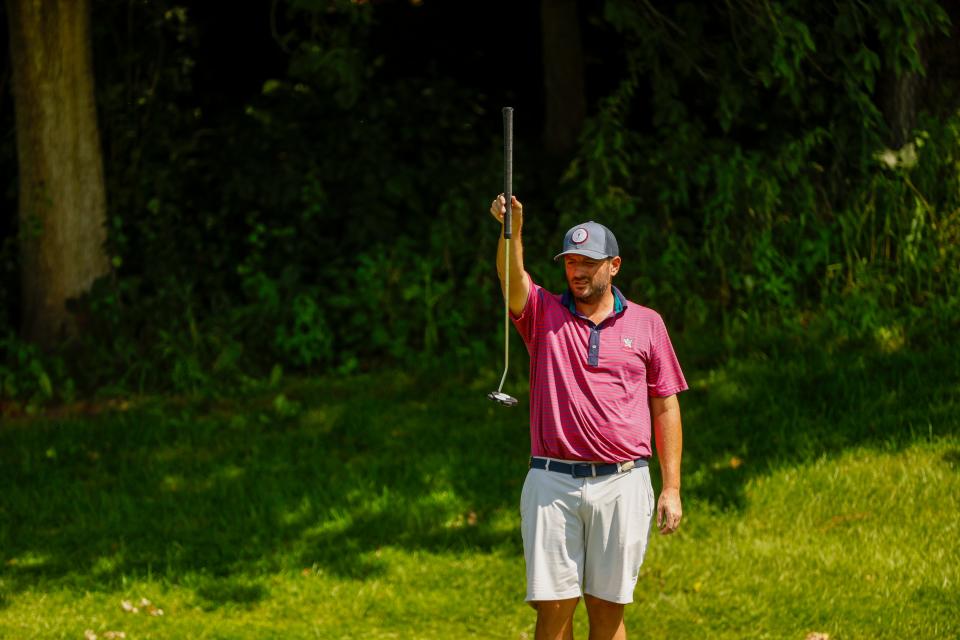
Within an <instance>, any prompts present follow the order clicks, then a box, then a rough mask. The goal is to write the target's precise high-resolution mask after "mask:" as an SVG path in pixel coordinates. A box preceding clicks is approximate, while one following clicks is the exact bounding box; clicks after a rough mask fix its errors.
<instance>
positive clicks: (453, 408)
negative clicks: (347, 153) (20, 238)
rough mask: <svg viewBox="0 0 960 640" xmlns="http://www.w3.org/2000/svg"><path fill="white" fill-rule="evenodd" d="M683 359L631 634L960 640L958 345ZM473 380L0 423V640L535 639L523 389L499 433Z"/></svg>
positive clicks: (373, 381) (486, 383)
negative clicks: (665, 490)
mask: <svg viewBox="0 0 960 640" xmlns="http://www.w3.org/2000/svg"><path fill="white" fill-rule="evenodd" d="M882 347H886V348H882ZM680 356H681V361H682V362H684V363H685V369H686V371H687V374H688V379H689V382H690V383H691V387H692V389H691V391H689V392H687V393H685V394H683V395H682V396H681V407H682V409H683V414H684V426H685V455H684V494H683V495H684V499H685V502H684V507H685V516H684V521H683V525H682V527H681V530H680V532H679V533H677V534H676V535H674V536H670V537H660V536H659V535H656V534H654V536H653V538H652V540H651V544H650V548H649V553H648V557H647V562H646V563H645V565H644V568H643V570H642V573H641V577H640V582H639V585H638V587H637V590H636V594H635V596H636V603H635V604H634V605H632V606H630V607H628V609H627V620H628V625H629V628H630V630H631V634H632V637H635V638H645V637H649V638H661V639H663V638H670V639H673V638H696V639H701V638H777V639H779V638H796V639H800V640H802V639H804V638H806V637H807V635H808V634H810V633H812V632H819V633H824V634H828V635H829V637H830V638H831V639H852V638H864V639H867V638H869V639H876V638H896V639H898V640H902V639H903V638H911V639H913V638H957V637H958V636H960V364H958V363H960V344H936V345H929V346H926V347H922V348H921V347H915V348H913V349H910V348H907V347H903V346H900V345H893V346H892V347H891V346H890V345H881V344H877V345H871V344H865V345H861V346H860V347H857V348H854V347H850V346H848V347H846V348H837V349H833V350H832V352H830V351H828V350H816V349H813V348H807V347H804V346H803V345H802V343H788V342H786V341H784V342H783V343H782V344H768V345H766V346H756V345H755V346H754V347H752V348H751V349H750V350H749V351H747V350H744V351H743V352H742V355H740V356H738V357H735V358H734V357H719V356H716V355H714V356H712V357H710V358H707V357H700V358H698V357H697V355H696V354H691V353H685V352H684V351H683V349H682V348H681V349H680ZM521 362H522V361H521ZM489 369H490V370H488V371H483V372H469V371H454V370H451V371H442V372H434V373H431V374H428V373H422V374H412V373H409V372H405V371H400V370H396V371H384V372H378V373H375V374H364V375H357V376H353V377H351V378H349V379H342V380H341V379H337V378H336V377H329V378H324V379H309V380H303V379H297V380H284V381H281V382H279V383H278V384H276V385H274V386H272V387H268V386H260V387H251V388H250V389H246V390H244V389H237V390H234V392H232V393H230V394H228V395H219V396H216V395H211V396H209V397H204V398H130V399H128V400H126V401H123V402H121V401H112V402H109V403H108V402H103V403H100V404H99V405H90V406H86V407H74V408H71V409H70V410H67V411H62V412H61V413H60V414H58V415H47V416H42V417H40V416H38V417H33V418H18V419H8V420H6V421H4V423H3V424H2V426H0V490H2V491H0V638H73V639H78V640H79V639H82V638H85V637H86V638H94V637H96V638H101V639H102V638H111V637H112V638H119V637H125V638H128V639H135V638H171V639H172V638H178V639H181V638H250V639H252V638H258V639H259V638H358V637H359V638H511V639H518V638H532V637H533V623H534V613H533V611H532V610H531V609H530V608H529V607H527V606H526V605H525V604H524V602H523V595H524V569H523V556H522V548H521V542H520V533H519V516H518V502H519V493H520V487H521V484H522V481H523V477H524V474H525V473H526V465H527V452H528V450H529V448H528V446H529V445H528V431H527V422H526V418H527V409H528V405H527V394H526V391H525V383H524V381H523V379H522V378H523V373H522V369H523V365H522V364H520V363H519V362H518V364H517V365H516V366H515V367H514V368H512V369H511V374H510V377H509V378H508V384H507V387H508V388H507V389H506V390H508V391H510V392H512V393H514V394H515V395H517V396H518V397H519V398H520V400H521V406H520V407H519V408H518V409H514V410H511V409H507V408H502V407H499V406H496V405H493V404H492V403H490V401H488V400H487V399H486V398H485V395H486V393H487V392H488V391H489V390H490V389H492V388H494V387H495V384H496V382H497V381H498V379H499V375H498V374H499V372H498V371H494V370H493V369H494V366H492V365H491V366H490V367H489ZM518 371H520V373H517V372H518ZM654 477H655V481H656V483H657V484H659V470H658V469H657V468H656V466H654ZM161 613H162V615H161ZM121 633H122V635H121ZM577 635H578V637H581V638H586V615H585V611H584V610H583V609H582V608H581V609H580V610H579V611H578V613H577Z"/></svg>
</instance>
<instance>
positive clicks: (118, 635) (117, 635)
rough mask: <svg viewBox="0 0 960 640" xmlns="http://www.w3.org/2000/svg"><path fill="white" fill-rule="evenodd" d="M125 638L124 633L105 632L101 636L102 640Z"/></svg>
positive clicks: (120, 639)
mask: <svg viewBox="0 0 960 640" xmlns="http://www.w3.org/2000/svg"><path fill="white" fill-rule="evenodd" d="M126 637H127V634H126V632H124V631H107V632H106V633H104V634H103V638H104V640H123V639H124V638H126Z"/></svg>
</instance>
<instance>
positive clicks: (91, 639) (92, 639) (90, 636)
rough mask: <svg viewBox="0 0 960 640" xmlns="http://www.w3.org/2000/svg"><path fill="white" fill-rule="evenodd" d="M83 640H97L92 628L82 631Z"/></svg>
mask: <svg viewBox="0 0 960 640" xmlns="http://www.w3.org/2000/svg"><path fill="white" fill-rule="evenodd" d="M83 640H97V634H96V633H94V632H93V629H87V630H86V631H84V632H83Z"/></svg>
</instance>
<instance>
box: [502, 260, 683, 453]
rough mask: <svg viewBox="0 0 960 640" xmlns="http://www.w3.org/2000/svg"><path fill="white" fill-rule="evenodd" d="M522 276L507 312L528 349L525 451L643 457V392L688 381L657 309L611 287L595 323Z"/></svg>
mask: <svg viewBox="0 0 960 640" xmlns="http://www.w3.org/2000/svg"><path fill="white" fill-rule="evenodd" d="M529 275H530V274H527V277H528V278H529ZM529 282H530V294H529V296H528V297H527V302H526V305H525V306H524V308H523V314H522V315H520V316H519V317H517V316H513V315H512V314H511V319H512V320H513V324H514V326H515V327H516V328H517V330H518V331H519V332H520V335H521V336H522V337H523V341H524V343H525V344H526V345H527V351H528V352H529V353H530V445H531V447H530V448H531V453H532V454H533V455H535V456H545V457H551V458H560V459H564V460H593V461H601V462H623V461H626V460H634V459H636V458H649V457H650V454H651V446H650V408H649V404H648V399H649V397H650V396H657V397H666V396H671V395H673V394H675V393H678V392H680V391H684V390H685V389H687V382H686V380H685V379H684V377H683V372H682V371H681V370H680V363H679V362H678V361H677V356H676V354H675V353H674V350H673V345H672V344H671V343H670V337H669V336H668V335H667V328H666V326H665V325H664V323H663V319H662V318H661V317H660V314H658V313H657V312H656V311H654V310H653V309H648V308H646V307H642V306H640V305H638V304H636V303H633V302H629V301H628V300H626V298H624V297H623V294H621V293H620V291H619V289H617V288H616V287H613V294H614V297H615V306H614V310H613V312H612V313H611V314H610V316H608V317H607V318H606V319H605V320H604V321H603V322H601V323H600V324H599V325H595V324H594V323H593V322H591V321H590V320H589V319H587V318H586V317H585V316H583V315H582V314H580V313H579V312H577V311H576V306H575V305H574V303H573V299H572V297H571V296H570V292H569V291H567V292H566V293H564V294H563V295H562V296H560V295H556V294H553V293H550V292H549V291H547V290H546V289H544V288H543V287H541V286H539V285H537V284H536V283H535V282H534V281H533V279H532V278H530V280H529Z"/></svg>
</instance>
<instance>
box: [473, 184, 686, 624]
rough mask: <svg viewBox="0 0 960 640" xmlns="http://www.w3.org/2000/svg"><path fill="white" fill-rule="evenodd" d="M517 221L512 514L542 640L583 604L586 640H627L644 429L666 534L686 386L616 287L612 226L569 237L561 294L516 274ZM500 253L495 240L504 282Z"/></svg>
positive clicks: (639, 557)
mask: <svg viewBox="0 0 960 640" xmlns="http://www.w3.org/2000/svg"><path fill="white" fill-rule="evenodd" d="M505 205H506V202H505V200H504V196H503V195H502V194H501V195H500V196H499V197H497V198H496V199H494V201H493V203H492V204H491V207H490V213H491V214H492V215H493V217H494V218H496V219H497V220H498V221H499V222H500V224H501V225H503V218H504V213H505V208H506V207H505ZM511 213H512V221H511V226H512V232H513V238H512V241H511V243H510V245H511V246H510V251H511V255H510V262H509V263H510V292H509V295H510V299H509V300H507V304H508V306H509V309H510V317H511V320H512V321H513V324H514V326H515V327H516V329H517V330H518V331H519V332H520V335H521V336H522V338H523V341H524V343H525V344H526V345H527V351H528V352H529V353H530V446H531V458H530V471H529V472H528V473H527V477H526V480H525V481H524V484H523V491H522V493H521V498H520V511H521V532H522V536H523V553H524V559H525V562H526V570H527V596H526V600H527V602H529V603H530V604H531V606H533V607H534V608H535V609H536V611H537V630H536V638H537V640H546V639H549V640H554V639H556V640H560V639H569V638H573V613H574V610H575V609H576V607H577V604H578V603H579V601H580V598H581V596H582V597H583V599H584V601H585V603H586V607H587V615H588V617H589V620H590V638H591V640H601V639H603V640H606V639H620V638H626V637H627V635H626V628H625V627H624V624H623V607H624V605H625V604H628V603H630V602H633V590H634V587H635V586H636V583H637V575H638V573H639V572H640V565H641V563H642V562H643V556H644V553H645V552H646V547H647V540H648V538H649V534H650V527H651V524H652V520H653V512H654V497H653V487H652V485H651V483H650V469H649V467H648V460H649V458H650V456H651V445H650V441H651V437H650V436H651V431H652V432H653V433H654V435H655V438H656V448H657V454H658V456H659V459H660V468H661V473H662V478H663V488H662V490H661V492H660V499H659V502H658V503H657V504H656V512H657V518H656V522H657V526H658V527H659V529H660V533H662V534H669V533H673V532H674V531H676V530H677V527H678V526H679V524H680V517H681V507H680V453H681V448H682V429H681V425H680V405H679V403H678V402H677V395H676V394H677V393H679V392H680V391H683V390H685V389H687V383H686V381H685V380H684V377H683V372H682V371H681V370H680V365H679V363H678V361H677V357H676V355H675V353H674V350H673V346H672V345H671V343H670V338H669V336H668V335H667V330H666V327H665V326H664V323H663V319H662V318H661V317H660V315H659V314H658V313H657V312H655V311H653V310H652V309H648V308H646V307H642V306H640V305H639V304H636V303H635V302H632V301H630V300H627V299H626V298H625V297H624V296H623V294H622V293H620V291H619V290H618V289H617V288H616V287H614V286H613V285H612V280H613V277H614V276H615V275H617V272H618V271H619V270H620V264H621V258H620V250H619V247H618V246H617V240H616V238H615V237H614V235H613V233H612V232H611V231H610V230H609V229H607V228H606V227H604V226H603V225H601V224H598V223H596V222H592V221H591V222H584V223H583V224H578V225H576V226H574V227H572V228H571V229H570V230H569V231H567V233H566V236H565V237H564V239H563V248H562V250H561V252H560V253H559V254H558V255H557V256H556V258H555V259H559V260H562V261H563V265H564V268H565V270H566V277H567V285H568V289H567V290H566V291H565V292H564V293H563V294H562V295H556V294H553V293H550V292H548V291H546V290H545V289H543V288H542V287H540V286H539V285H537V283H536V282H534V281H533V279H532V278H531V277H530V275H529V274H528V273H526V271H525V270H524V267H523V243H522V239H521V231H522V228H523V206H522V205H521V203H520V201H519V200H517V198H516V197H513V198H512V199H511ZM501 228H502V227H501ZM504 244H505V243H504V240H503V234H502V233H501V234H500V245H499V248H498V251H497V271H498V273H499V275H500V282H501V285H503V280H504V275H505V274H504Z"/></svg>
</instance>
